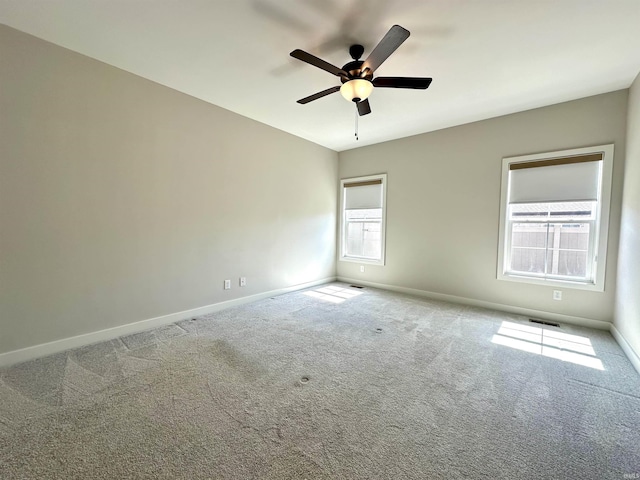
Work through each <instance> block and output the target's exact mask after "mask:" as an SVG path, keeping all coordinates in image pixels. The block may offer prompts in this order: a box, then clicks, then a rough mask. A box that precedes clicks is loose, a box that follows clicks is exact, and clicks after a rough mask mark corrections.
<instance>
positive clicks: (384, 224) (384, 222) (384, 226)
mask: <svg viewBox="0 0 640 480" xmlns="http://www.w3.org/2000/svg"><path fill="white" fill-rule="evenodd" d="M370 180H382V222H381V227H380V230H381V233H380V240H381V243H382V245H381V249H382V252H381V257H380V260H374V259H371V258H358V257H347V256H345V255H344V248H345V247H344V236H343V232H344V216H345V213H344V184H345V183H350V182H368V181H370ZM338 208H339V209H340V211H339V212H338V218H339V219H340V225H339V228H338V235H339V236H338V260H339V261H341V262H354V263H366V264H368V265H381V266H384V265H385V257H386V255H385V252H386V248H385V242H386V236H387V174H386V173H378V174H375V175H367V176H366V177H351V178H342V179H340V203H339V204H338Z"/></svg>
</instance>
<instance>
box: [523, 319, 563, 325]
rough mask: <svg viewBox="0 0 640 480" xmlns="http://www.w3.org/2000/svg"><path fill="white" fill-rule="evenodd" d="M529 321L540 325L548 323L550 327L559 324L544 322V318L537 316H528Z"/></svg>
mask: <svg viewBox="0 0 640 480" xmlns="http://www.w3.org/2000/svg"><path fill="white" fill-rule="evenodd" d="M529 321H530V322H531V323H539V324H540V325H549V326H550V327H559V326H560V324H559V323H553V322H545V321H544V320H538V319H537V318H530V319H529Z"/></svg>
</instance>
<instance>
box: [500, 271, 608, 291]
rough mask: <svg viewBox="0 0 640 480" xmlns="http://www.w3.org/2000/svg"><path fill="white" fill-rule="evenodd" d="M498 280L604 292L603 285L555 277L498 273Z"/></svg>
mask: <svg viewBox="0 0 640 480" xmlns="http://www.w3.org/2000/svg"><path fill="white" fill-rule="evenodd" d="M498 280H506V281H508V282H519V283H529V284H532V285H545V286H547V287H560V288H571V289H575V290H590V291H592V292H604V285H598V284H595V283H586V282H572V281H571V280H560V279H557V278H539V277H528V276H526V275H517V274H513V273H504V274H498Z"/></svg>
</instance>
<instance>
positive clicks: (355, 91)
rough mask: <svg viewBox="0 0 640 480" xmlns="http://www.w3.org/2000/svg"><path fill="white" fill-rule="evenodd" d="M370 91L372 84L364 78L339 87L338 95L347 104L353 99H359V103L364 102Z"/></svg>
mask: <svg viewBox="0 0 640 480" xmlns="http://www.w3.org/2000/svg"><path fill="white" fill-rule="evenodd" d="M372 91H373V83H371V82H370V81H369V80H365V79H364V78H355V79H353V80H349V81H348V82H345V83H343V84H342V87H340V93H341V94H342V96H343V97H344V98H345V100H347V101H349V102H352V101H353V99H354V98H359V99H360V100H359V101H360V102H361V101H363V100H366V99H367V98H368V97H369V95H371V92H372Z"/></svg>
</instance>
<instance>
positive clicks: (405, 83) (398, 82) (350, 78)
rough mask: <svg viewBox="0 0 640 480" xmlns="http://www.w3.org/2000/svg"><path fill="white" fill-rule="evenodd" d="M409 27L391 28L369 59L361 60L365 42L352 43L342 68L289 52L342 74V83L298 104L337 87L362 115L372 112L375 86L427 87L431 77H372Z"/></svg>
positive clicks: (299, 101) (326, 93)
mask: <svg viewBox="0 0 640 480" xmlns="http://www.w3.org/2000/svg"><path fill="white" fill-rule="evenodd" d="M409 35H410V34H409V30H407V29H405V28H402V27H401V26H400V25H394V26H393V27H391V28H390V29H389V31H388V32H387V34H386V35H385V36H384V37H383V38H382V40H380V42H379V43H378V45H376V47H375V48H374V49H373V51H372V52H371V53H370V54H369V56H368V57H367V59H366V60H364V61H362V60H360V57H362V54H363V53H364V47H363V46H362V45H351V47H350V48H349V54H350V55H351V58H353V61H351V62H349V63H347V64H345V65H344V66H343V67H342V68H338V67H336V66H335V65H331V64H330V63H328V62H325V61H324V60H322V59H320V58H318V57H316V56H314V55H311V54H310V53H307V52H305V51H304V50H300V49H296V50H294V51H293V52H291V53H290V55H291V56H292V57H293V58H297V59H298V60H302V61H303V62H306V63H308V64H310V65H313V66H314V67H318V68H321V69H322V70H324V71H326V72H329V73H331V74H333V75H335V76H337V77H340V81H341V82H342V86H335V87H331V88H327V89H326V90H323V91H321V92H318V93H314V94H313V95H309V96H308V97H305V98H301V99H300V100H298V103H300V104H305V103H309V102H312V101H314V100H317V99H319V98H322V97H325V96H327V95H330V94H332V93H335V92H337V91H338V90H339V91H340V93H341V94H342V96H343V97H344V98H345V99H347V100H349V101H352V102H355V104H356V107H357V109H358V114H359V115H360V116H362V115H367V114H369V113H371V106H370V105H369V99H368V97H369V95H371V92H372V91H373V89H374V87H380V88H414V89H420V90H425V89H427V88H428V87H429V85H431V80H432V79H431V78H427V77H375V78H374V76H373V74H374V72H375V71H376V69H377V68H378V67H379V66H380V65H382V63H383V62H384V61H385V60H386V59H387V58H389V56H390V55H391V54H392V53H393V52H395V51H396V49H397V48H398V47H399V46H400V45H402V42H404V41H405V40H406V39H407V38H409Z"/></svg>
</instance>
